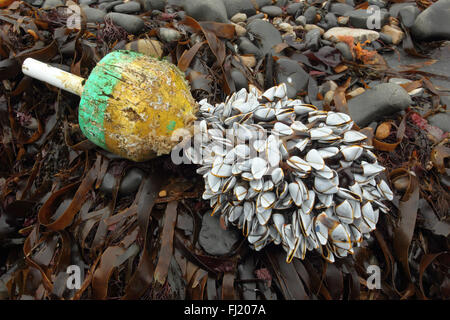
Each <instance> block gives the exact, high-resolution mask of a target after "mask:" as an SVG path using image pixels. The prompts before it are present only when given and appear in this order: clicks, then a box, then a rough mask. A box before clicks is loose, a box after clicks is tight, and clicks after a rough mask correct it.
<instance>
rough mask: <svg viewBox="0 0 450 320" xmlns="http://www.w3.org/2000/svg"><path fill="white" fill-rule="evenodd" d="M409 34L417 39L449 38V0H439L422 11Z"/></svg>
mask: <svg viewBox="0 0 450 320" xmlns="http://www.w3.org/2000/svg"><path fill="white" fill-rule="evenodd" d="M411 34H412V35H413V37H414V38H415V39H417V40H425V41H435V40H450V0H439V1H437V2H435V3H433V4H432V5H431V6H429V7H428V8H427V9H425V10H424V11H422V12H421V13H420V14H419V15H418V16H417V18H416V20H415V21H414V24H413V26H412V27H411Z"/></svg>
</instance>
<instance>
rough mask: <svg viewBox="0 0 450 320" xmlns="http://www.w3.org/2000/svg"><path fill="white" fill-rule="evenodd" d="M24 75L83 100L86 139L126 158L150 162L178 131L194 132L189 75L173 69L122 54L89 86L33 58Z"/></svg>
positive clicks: (95, 73)
mask: <svg viewBox="0 0 450 320" xmlns="http://www.w3.org/2000/svg"><path fill="white" fill-rule="evenodd" d="M22 71H23V73H24V74H26V75H28V76H31V77H33V78H36V79H39V80H42V81H44V82H47V83H49V84H51V85H54V86H56V87H58V88H61V89H64V90H67V91H69V92H72V93H74V94H77V95H79V96H80V97H81V100H80V105H79V109H78V120H79V124H80V128H81V130H82V132H83V133H84V135H85V136H86V137H87V138H88V139H89V140H90V141H92V142H93V143H95V144H96V145H98V146H100V147H102V148H103V149H105V150H108V151H110V152H112V153H115V154H117V155H119V156H121V157H124V158H127V159H130V160H134V161H145V160H148V159H151V158H154V157H156V156H159V155H162V154H168V153H169V152H170V150H171V149H172V148H173V147H174V146H175V144H176V143H178V141H176V140H174V139H171V137H172V134H173V132H174V131H175V130H177V129H182V128H186V129H188V130H191V129H192V128H193V123H194V121H195V119H196V118H195V112H196V103H195V100H194V98H193V97H192V95H191V92H190V90H189V85H188V83H187V81H186V80H185V78H184V74H183V73H182V72H181V71H180V70H179V69H178V68H177V67H176V66H175V65H173V64H172V63H170V62H167V61H164V60H159V59H157V58H153V57H151V56H147V55H144V54H142V53H138V52H133V51H127V50H120V51H113V52H111V53H109V54H107V55H106V56H105V57H103V59H101V60H100V62H99V63H98V64H97V65H96V66H95V68H94V69H93V70H92V72H91V74H90V75H89V78H88V79H87V80H85V79H83V78H81V77H78V76H76V75H73V74H71V73H68V72H65V71H62V70H60V69H57V68H54V67H52V66H50V65H48V64H45V63H42V62H39V61H37V60H34V59H31V58H28V59H26V60H25V61H24V63H23V65H22Z"/></svg>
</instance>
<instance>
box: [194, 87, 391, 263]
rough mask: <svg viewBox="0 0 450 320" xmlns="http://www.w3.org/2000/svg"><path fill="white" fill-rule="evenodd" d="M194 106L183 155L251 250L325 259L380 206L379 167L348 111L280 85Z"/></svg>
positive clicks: (363, 229)
mask: <svg viewBox="0 0 450 320" xmlns="http://www.w3.org/2000/svg"><path fill="white" fill-rule="evenodd" d="M199 104H200V114H201V117H200V119H201V120H200V121H199V123H198V125H197V127H196V134H195V135H194V141H195V143H194V146H191V147H189V148H188V149H187V150H186V155H187V156H188V158H189V159H190V160H191V161H192V162H193V163H196V164H199V165H200V167H199V168H198V170H197V172H198V173H199V174H201V175H203V177H204V180H205V192H204V193H203V199H205V200H209V201H210V204H211V207H212V208H213V214H220V215H222V217H223V219H224V221H225V222H226V223H227V224H232V225H235V226H237V227H238V228H240V229H242V231H243V233H244V235H245V236H247V239H248V242H249V243H250V246H251V247H252V248H254V249H255V250H260V249H261V248H263V247H264V246H266V245H267V244H269V243H271V242H273V243H274V244H277V245H281V246H282V247H283V248H284V250H285V251H286V252H287V257H286V261H287V262H290V261H291V260H292V258H293V257H297V258H300V259H303V258H304V257H305V254H306V252H307V250H317V251H319V252H320V253H321V254H322V256H323V257H324V258H325V259H327V260H328V261H330V262H333V261H334V260H335V257H345V256H346V255H347V254H349V253H353V248H354V247H357V246H360V245H361V242H362V240H363V238H364V237H369V236H370V235H369V233H370V232H371V231H372V230H374V229H375V227H376V224H377V221H378V216H379V214H380V211H381V212H387V211H388V208H387V207H386V205H385V204H383V202H382V201H383V200H392V197H393V194H392V191H391V190H390V188H389V186H388V185H387V183H386V182H385V181H384V180H383V179H381V177H380V173H382V172H383V171H384V167H382V166H381V165H379V164H378V162H377V157H376V156H375V154H374V153H373V152H372V151H371V149H372V147H371V146H370V145H368V144H367V143H365V140H366V139H367V137H366V136H365V135H364V134H362V133H361V132H359V131H355V130H352V126H353V122H352V120H351V118H350V117H349V116H348V115H347V114H344V113H337V112H331V111H329V112H327V111H322V110H318V109H317V108H316V107H314V106H312V105H309V104H305V103H303V102H302V101H301V100H291V99H288V98H287V96H286V86H285V85H284V84H281V85H279V86H276V87H272V88H270V89H268V90H267V91H265V92H264V93H263V94H261V95H260V94H259V93H258V92H257V90H256V89H251V90H250V92H247V91H246V90H245V89H242V90H240V91H239V92H237V93H234V94H233V95H232V96H230V97H228V98H227V99H226V100H225V102H223V103H220V104H216V105H215V106H213V105H211V104H209V103H208V102H207V101H206V100H202V101H201V102H200V103H199Z"/></svg>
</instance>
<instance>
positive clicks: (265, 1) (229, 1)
mask: <svg viewBox="0 0 450 320" xmlns="http://www.w3.org/2000/svg"><path fill="white" fill-rule="evenodd" d="M223 3H224V4H225V7H226V10H227V13H228V17H229V18H231V17H232V16H234V15H235V14H236V13H239V12H241V13H245V14H246V15H247V17H250V16H253V15H255V14H256V8H255V5H254V4H253V3H255V4H256V5H257V6H258V8H262V7H264V6H269V5H271V4H272V1H271V0H255V1H254V0H223Z"/></svg>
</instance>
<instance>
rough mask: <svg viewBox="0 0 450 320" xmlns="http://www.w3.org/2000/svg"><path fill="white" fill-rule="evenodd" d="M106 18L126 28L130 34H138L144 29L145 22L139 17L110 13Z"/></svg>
mask: <svg viewBox="0 0 450 320" xmlns="http://www.w3.org/2000/svg"><path fill="white" fill-rule="evenodd" d="M106 18H110V19H111V20H112V22H113V23H114V24H116V25H118V26H120V27H122V28H124V29H125V30H126V31H127V32H128V33H132V34H136V33H138V32H140V31H142V29H144V21H143V20H142V19H141V18H139V17H138V16H134V15H130V14H126V13H119V12H110V13H108V14H107V15H106Z"/></svg>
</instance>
